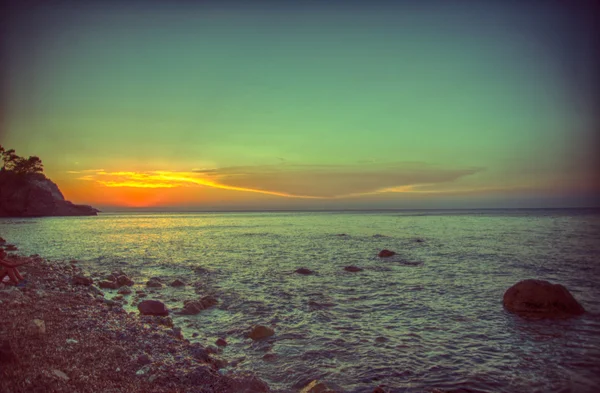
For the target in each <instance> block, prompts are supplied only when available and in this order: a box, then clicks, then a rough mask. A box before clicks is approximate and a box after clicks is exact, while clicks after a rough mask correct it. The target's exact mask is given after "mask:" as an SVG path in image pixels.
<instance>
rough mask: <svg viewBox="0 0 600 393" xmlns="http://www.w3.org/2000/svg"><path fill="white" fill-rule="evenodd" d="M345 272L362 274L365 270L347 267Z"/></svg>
mask: <svg viewBox="0 0 600 393" xmlns="http://www.w3.org/2000/svg"><path fill="white" fill-rule="evenodd" d="M344 270H345V271H347V272H362V271H363V269H362V268H360V267H358V266H346V267H345V268H344Z"/></svg>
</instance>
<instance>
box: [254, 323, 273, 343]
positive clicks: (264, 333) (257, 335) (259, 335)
mask: <svg viewBox="0 0 600 393" xmlns="http://www.w3.org/2000/svg"><path fill="white" fill-rule="evenodd" d="M274 334H275V330H273V329H271V328H270V327H268V326H264V325H255V326H253V327H252V330H250V333H248V337H250V338H251V339H252V340H254V341H256V340H260V339H263V338H266V337H271V336H272V335H274Z"/></svg>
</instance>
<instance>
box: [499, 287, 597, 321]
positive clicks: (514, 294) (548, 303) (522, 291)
mask: <svg viewBox="0 0 600 393" xmlns="http://www.w3.org/2000/svg"><path fill="white" fill-rule="evenodd" d="M503 304H504V307H505V308H506V309H507V310H508V311H510V312H512V313H515V314H517V315H521V316H525V317H538V318H565V317H570V316H577V315H581V314H583V313H584V312H585V309H584V308H583V307H582V306H581V304H579V303H578V302H577V300H575V298H574V297H573V295H571V293H570V292H569V291H568V290H567V288H565V287H564V286H562V285H560V284H551V283H549V282H548V281H543V280H523V281H519V282H518V283H516V284H515V285H513V286H512V287H510V288H508V290H507V291H506V292H505V293H504V297H503Z"/></svg>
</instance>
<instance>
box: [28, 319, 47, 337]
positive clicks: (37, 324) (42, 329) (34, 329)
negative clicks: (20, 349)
mask: <svg viewBox="0 0 600 393" xmlns="http://www.w3.org/2000/svg"><path fill="white" fill-rule="evenodd" d="M29 331H30V333H31V334H32V335H34V336H42V335H44V334H46V323H45V322H44V321H43V320H41V319H34V320H33V321H31V324H30V325H29Z"/></svg>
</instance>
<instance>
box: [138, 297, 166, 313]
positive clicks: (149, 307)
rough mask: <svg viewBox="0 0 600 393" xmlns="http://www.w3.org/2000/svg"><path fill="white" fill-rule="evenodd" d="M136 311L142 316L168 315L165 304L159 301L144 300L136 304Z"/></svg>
mask: <svg viewBox="0 0 600 393" xmlns="http://www.w3.org/2000/svg"><path fill="white" fill-rule="evenodd" d="M138 310H139V312H140V314H143V315H159V316H165V315H169V310H167V307H166V306H165V304H164V303H163V302H161V301H159V300H144V301H143V302H141V303H140V304H138Z"/></svg>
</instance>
